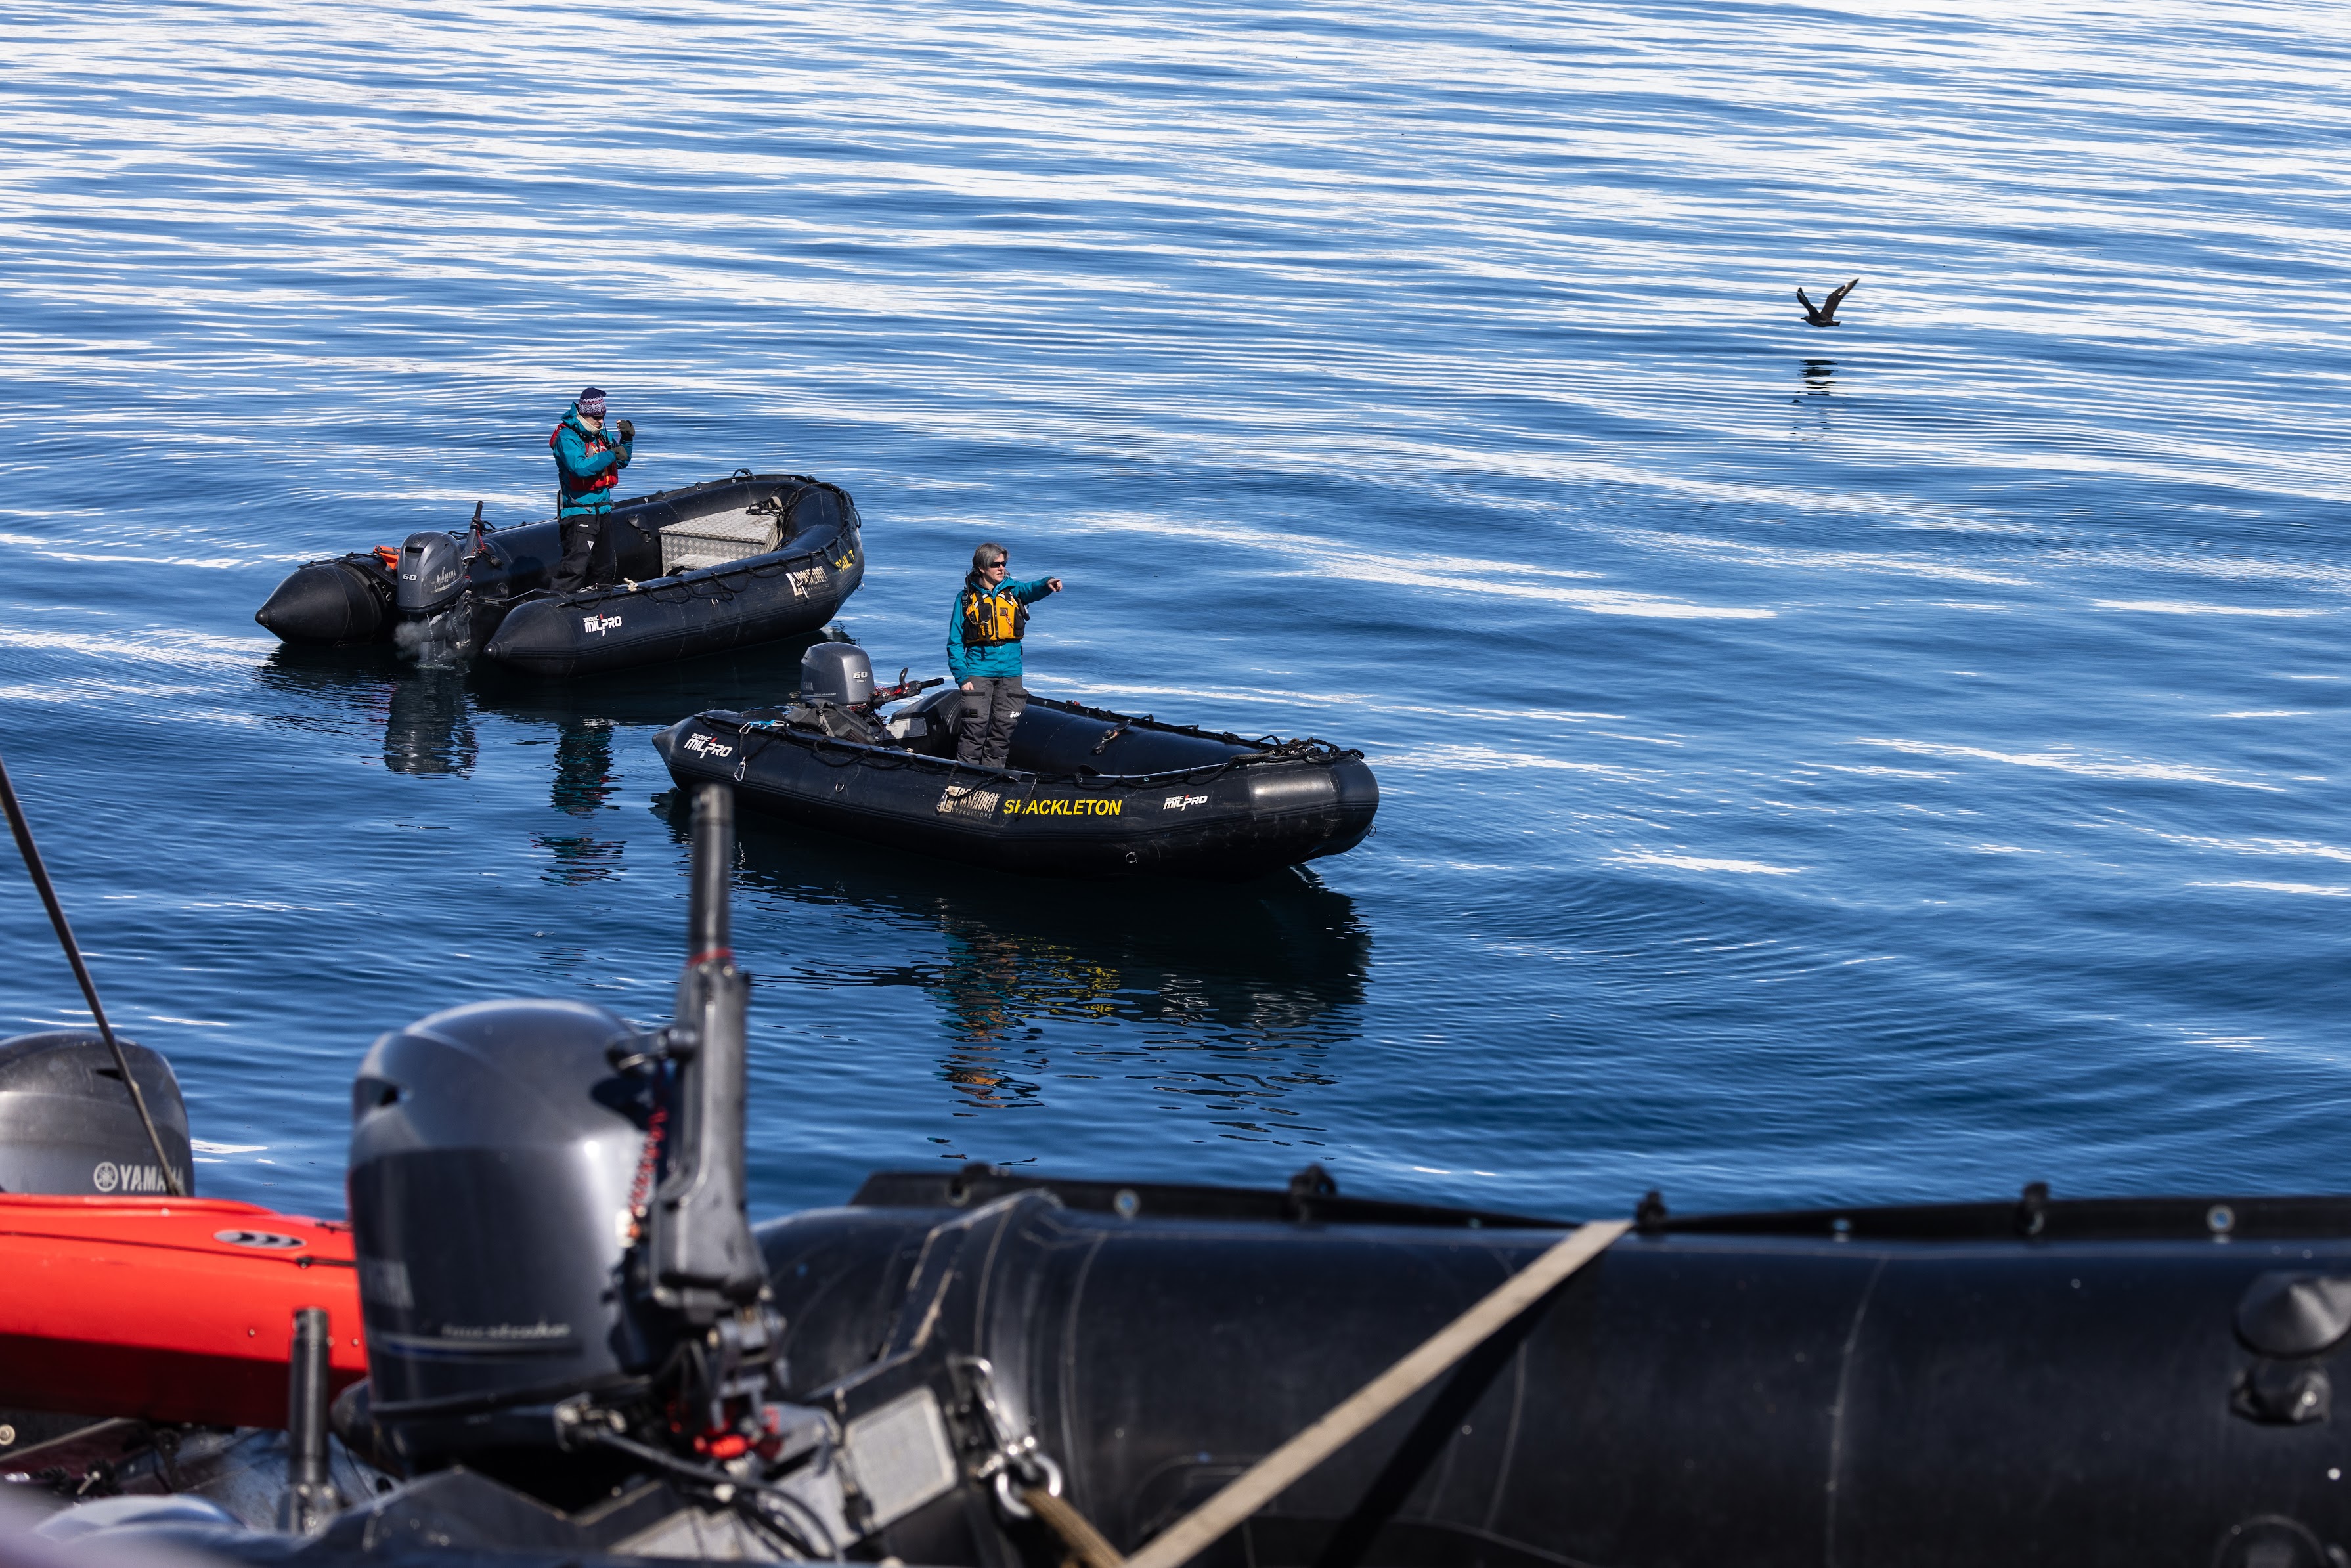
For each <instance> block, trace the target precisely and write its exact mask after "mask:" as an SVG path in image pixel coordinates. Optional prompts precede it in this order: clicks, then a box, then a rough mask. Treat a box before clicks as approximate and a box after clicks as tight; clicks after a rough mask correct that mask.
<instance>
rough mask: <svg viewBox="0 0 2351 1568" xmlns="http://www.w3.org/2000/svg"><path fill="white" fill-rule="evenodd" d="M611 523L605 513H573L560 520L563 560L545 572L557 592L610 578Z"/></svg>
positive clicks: (550, 584) (594, 584)
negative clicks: (561, 524)
mask: <svg viewBox="0 0 2351 1568" xmlns="http://www.w3.org/2000/svg"><path fill="white" fill-rule="evenodd" d="M610 524H611V516H610V514H608V513H604V512H575V513H573V514H572V515H571V516H569V517H565V518H564V519H563V559H561V560H559V561H558V562H556V563H555V570H553V571H551V572H549V573H548V574H547V580H548V585H549V587H551V588H553V589H554V590H555V591H557V592H558V593H577V592H579V591H580V590H581V589H583V588H590V587H593V586H596V585H598V584H601V583H609V582H611V580H613V561H612V541H611V538H609V537H608V529H609V527H610Z"/></svg>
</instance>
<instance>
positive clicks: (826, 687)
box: [800, 643, 873, 707]
mask: <svg viewBox="0 0 2351 1568" xmlns="http://www.w3.org/2000/svg"><path fill="white" fill-rule="evenodd" d="M819 697H821V698H823V699H824V700H825V701H827V702H833V703H839V704H841V706H843V707H848V706H854V705H855V704H858V703H865V702H872V700H873V661H872V660H871V659H869V658H867V657H866V656H865V650H864V649H862V648H859V647H855V646H852V644H850V643H818V644H817V645H816V646H815V647H813V648H810V650H809V651H808V652H807V653H802V654H801V655H800V701H802V702H813V701H815V700H816V699H817V698H819Z"/></svg>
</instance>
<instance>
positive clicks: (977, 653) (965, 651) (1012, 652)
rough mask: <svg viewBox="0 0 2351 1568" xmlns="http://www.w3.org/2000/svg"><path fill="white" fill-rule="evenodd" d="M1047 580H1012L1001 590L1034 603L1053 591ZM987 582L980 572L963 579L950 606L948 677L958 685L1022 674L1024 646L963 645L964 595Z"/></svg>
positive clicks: (1016, 644) (948, 614)
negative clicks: (977, 646) (1022, 650)
mask: <svg viewBox="0 0 2351 1568" xmlns="http://www.w3.org/2000/svg"><path fill="white" fill-rule="evenodd" d="M1046 581H1047V580H1046V579H1044V578H1041V577H1033V578H1030V579H1029V580H1028V581H1027V582H1014V581H1012V580H1010V579H1009V578H1008V579H1006V580H1005V582H1004V585H1003V586H1002V587H1000V588H998V590H997V591H998V593H1009V594H1010V595H1012V597H1013V598H1015V599H1017V600H1019V601H1020V602H1021V603H1023V604H1034V603H1036V602H1037V601H1039V600H1040V599H1042V598H1044V597H1045V596H1046V595H1048V594H1050V593H1051V592H1052V590H1051V589H1050V588H1048V587H1046V586H1045V583H1046ZM986 587H987V579H986V578H984V577H982V576H980V575H979V574H978V573H977V572H974V573H972V574H971V575H970V576H969V577H967V578H965V579H964V580H963V586H962V587H961V588H958V589H956V596H955V602H954V603H952V604H950V605H948V606H947V674H951V675H953V676H954V677H955V681H956V685H963V683H964V682H966V681H975V680H987V679H990V678H992V677H998V676H1004V675H1017V674H1019V673H1020V644H1019V643H997V644H996V645H995V646H994V647H992V648H967V647H965V646H964V644H963V596H964V595H965V594H967V593H969V592H970V591H972V590H973V589H975V588H978V589H985V588H986Z"/></svg>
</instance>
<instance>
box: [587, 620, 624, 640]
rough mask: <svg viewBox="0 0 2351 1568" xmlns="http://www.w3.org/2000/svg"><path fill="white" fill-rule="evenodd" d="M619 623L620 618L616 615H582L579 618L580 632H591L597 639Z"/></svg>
mask: <svg viewBox="0 0 2351 1568" xmlns="http://www.w3.org/2000/svg"><path fill="white" fill-rule="evenodd" d="M620 623H621V618H620V617H619V616H617V615H582V616H581V617H580V630H581V631H582V632H595V633H596V634H597V635H598V636H599V637H601V636H602V635H603V634H604V633H605V632H610V631H611V629H612V628H613V627H615V626H618V625H619V624H620Z"/></svg>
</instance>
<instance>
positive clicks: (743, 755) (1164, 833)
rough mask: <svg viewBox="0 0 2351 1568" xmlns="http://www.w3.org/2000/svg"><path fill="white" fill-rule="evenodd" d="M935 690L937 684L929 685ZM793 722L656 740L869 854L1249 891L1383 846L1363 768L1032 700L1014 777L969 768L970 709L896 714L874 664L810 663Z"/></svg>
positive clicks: (697, 719) (689, 775)
mask: <svg viewBox="0 0 2351 1568" xmlns="http://www.w3.org/2000/svg"><path fill="white" fill-rule="evenodd" d="M922 684H923V685H936V684H937V683H931V682H925V683H922ZM800 685H801V693H800V701H799V703H798V704H796V705H795V706H792V707H789V708H766V709H755V710H752V711H750V712H747V713H735V712H724V711H717V712H711V713H704V714H697V715H696V716H694V717H692V718H688V719H683V720H680V721H679V722H678V723H677V724H674V725H673V726H671V727H669V728H668V729H667V730H665V731H664V732H663V733H662V734H661V735H660V736H658V737H655V738H654V741H653V745H654V747H656V748H657V749H658V750H659V751H660V752H661V755H662V760H663V761H664V762H666V763H667V764H668V765H669V770H670V774H671V776H672V777H673V778H674V779H676V780H677V781H678V782H679V783H680V784H681V785H684V786H687V787H689V788H690V787H692V786H693V785H695V784H697V783H705V782H708V783H731V784H732V785H733V786H734V787H735V789H737V792H738V794H739V795H740V796H741V798H742V800H743V802H744V803H745V804H746V805H747V806H750V807H752V808H754V809H756V810H761V811H764V812H768V813H770V814H772V815H775V816H778V817H781V818H784V819H786V820H788V821H794V822H799V823H804V824H807V825H809V826H811V827H818V828H823V829H827V830H830V831H834V832H838V833H843V834H846V835H848V836H850V837H852V838H859V839H864V840H867V841H872V842H876V843H886V844H892V845H895V846H897V847H900V848H904V849H910V850H915V851H918V852H925V853H930V854H937V855H943V856H946V857H947V858H949V859H952V860H959V861H967V862H973V863H976V864H979V865H985V866H991V867H994V868H996V869H998V870H1001V871H1012V872H1021V873H1029V874H1032V875H1040V876H1075V877H1094V878H1113V877H1141V876H1178V877H1197V878H1204V879H1208V880H1215V881H1227V882H1240V881H1247V880H1250V879H1253V878H1256V877H1261V876H1264V875H1266V874H1268V873H1271V872H1275V871H1279V870H1280V869H1281V868H1282V867H1284V866H1291V865H1297V864H1299V863H1301V862H1304V861H1308V860H1311V859H1315V858H1317V857H1320V856H1323V855H1335V854H1341V853H1343V852H1346V851H1348V850H1351V849H1353V848H1354V847H1355V845H1357V844H1359V843H1361V842H1362V841H1364V836H1365V835H1366V834H1367V833H1369V832H1370V831H1371V829H1372V819H1373V817H1374V814H1376V813H1377V811H1378V810H1379V803H1380V791H1379V784H1378V781H1377V780H1376V779H1374V778H1373V776H1372V770H1371V768H1369V767H1368V766H1367V765H1366V764H1365V763H1364V756H1363V753H1362V752H1360V751H1352V750H1346V749H1343V748H1341V747H1335V746H1332V745H1331V744H1330V743H1329V742H1327V741H1321V740H1311V739H1308V740H1291V741H1284V740H1277V739H1274V738H1272V737H1265V738H1261V739H1257V740H1246V739H1243V738H1242V737H1239V736H1238V735H1227V734H1222V733H1219V732H1217V731H1212V730H1204V729H1196V728H1194V727H1189V726H1186V725H1175V724H1163V723H1160V722H1159V721H1157V720H1155V719H1152V718H1147V717H1146V718H1137V717H1134V716H1129V715H1125V714H1116V713H1110V712H1107V711H1105V710H1102V709H1100V708H1091V707H1087V706H1082V705H1081V704H1078V703H1073V702H1061V701H1056V700H1053V699H1051V698H1047V697H1035V696H1032V697H1031V698H1030V699H1029V708H1028V711H1027V712H1026V713H1025V714H1023V715H1022V716H1021V718H1020V723H1019V727H1017V728H1016V729H1015V730H1014V731H1013V735H1012V751H1011V755H1010V757H1009V758H1008V759H1007V761H1008V766H1006V767H1005V768H995V769H974V768H965V767H960V766H958V765H957V763H956V759H955V758H956V734H955V724H956V716H957V706H958V696H959V694H958V693H957V692H956V690H955V689H954V688H953V687H951V686H946V687H942V688H941V689H939V690H935V691H932V692H929V693H928V694H926V695H921V696H918V697H916V698H915V700H914V701H913V702H912V703H909V704H907V705H906V706H903V707H901V708H900V709H899V710H898V711H897V712H896V713H895V714H893V715H891V716H888V717H886V718H885V717H883V716H882V714H881V713H880V711H879V709H880V707H881V705H882V704H883V703H885V702H888V701H891V700H893V699H895V698H897V697H899V696H902V695H907V694H909V693H911V692H912V691H913V690H914V688H913V687H912V686H910V685H900V686H897V687H893V688H891V689H889V690H887V691H881V692H877V691H875V689H874V686H873V674H872V664H870V663H869V661H868V659H867V657H866V655H865V653H863V652H862V650H860V649H857V648H854V647H852V646H849V645H847V644H844V643H819V644H818V645H817V646H815V647H813V648H811V649H810V650H809V651H808V654H807V657H806V659H805V660H804V661H803V663H802V665H801V672H800Z"/></svg>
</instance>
